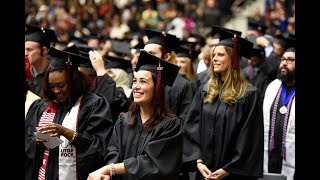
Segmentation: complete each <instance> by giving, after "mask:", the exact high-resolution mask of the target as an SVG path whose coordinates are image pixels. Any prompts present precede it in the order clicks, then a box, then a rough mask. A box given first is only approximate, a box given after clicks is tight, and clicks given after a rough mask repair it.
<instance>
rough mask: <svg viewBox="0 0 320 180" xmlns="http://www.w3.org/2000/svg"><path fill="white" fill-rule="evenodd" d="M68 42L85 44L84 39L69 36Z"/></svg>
mask: <svg viewBox="0 0 320 180" xmlns="http://www.w3.org/2000/svg"><path fill="white" fill-rule="evenodd" d="M70 42H73V43H74V44H87V41H86V40H85V38H79V37H76V36H70Z"/></svg>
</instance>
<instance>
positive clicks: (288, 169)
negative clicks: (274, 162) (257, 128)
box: [263, 79, 295, 180]
mask: <svg viewBox="0 0 320 180" xmlns="http://www.w3.org/2000/svg"><path fill="white" fill-rule="evenodd" d="M281 84H282V82H281V80H279V79H275V80H274V81H272V82H271V83H270V85H269V86H268V87H267V90H266V93H265V97H266V98H265V99H264V102H263V120H264V163H263V171H264V172H269V167H268V165H269V137H270V123H271V118H270V115H271V114H270V111H271V109H272V106H273V103H274V100H275V98H276V95H277V92H278V90H279V88H280V86H281ZM281 105H282V102H281V97H280V100H279V105H278V109H279V108H280V107H281ZM277 112H279V110H277ZM279 116H280V113H277V117H279ZM282 117H284V116H282ZM277 120H279V119H276V121H277ZM281 122H283V119H282V121H281ZM279 126H280V128H279V129H280V132H281V135H280V136H281V137H282V127H283V124H279ZM277 129H278V128H275V130H277ZM278 139H279V138H278ZM281 140H282V138H281ZM280 144H281V142H280ZM285 147H286V160H284V159H282V167H281V174H284V175H286V176H287V180H293V179H294V174H295V97H294V99H293V101H292V105H291V108H290V114H289V119H288V125H287V130H286V139H285Z"/></svg>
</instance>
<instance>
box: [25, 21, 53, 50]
mask: <svg viewBox="0 0 320 180" xmlns="http://www.w3.org/2000/svg"><path fill="white" fill-rule="evenodd" d="M25 41H34V42H38V43H40V44H41V45H43V46H46V47H47V48H49V47H50V44H51V42H59V40H58V38H57V35H56V33H55V32H54V31H53V30H52V29H48V28H43V27H37V26H31V25H26V32H25Z"/></svg>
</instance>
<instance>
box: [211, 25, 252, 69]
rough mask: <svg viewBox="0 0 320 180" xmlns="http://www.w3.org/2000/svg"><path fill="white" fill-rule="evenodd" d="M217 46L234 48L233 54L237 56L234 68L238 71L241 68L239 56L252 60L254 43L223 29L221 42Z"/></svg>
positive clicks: (234, 60) (234, 59)
mask: <svg viewBox="0 0 320 180" xmlns="http://www.w3.org/2000/svg"><path fill="white" fill-rule="evenodd" d="M217 46H227V47H231V48H233V52H234V55H235V57H234V58H233V68H234V69H237V68H238V67H239V64H238V60H237V59H238V58H237V56H238V55H240V57H245V58H247V59H250V58H251V49H252V47H253V43H252V42H250V41H248V40H246V39H243V38H242V37H240V36H238V35H236V34H234V33H232V32H230V31H227V30H223V29H221V30H220V41H219V43H218V44H217Z"/></svg>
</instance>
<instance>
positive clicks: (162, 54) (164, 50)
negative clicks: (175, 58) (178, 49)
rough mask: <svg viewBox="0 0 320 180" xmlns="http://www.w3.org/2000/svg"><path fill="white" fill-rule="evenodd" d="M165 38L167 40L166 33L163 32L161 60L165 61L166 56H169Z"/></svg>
mask: <svg viewBox="0 0 320 180" xmlns="http://www.w3.org/2000/svg"><path fill="white" fill-rule="evenodd" d="M165 38H166V33H165V32H164V31H162V36H161V58H162V59H165V55H166V54H167V52H166V45H165Z"/></svg>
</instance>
